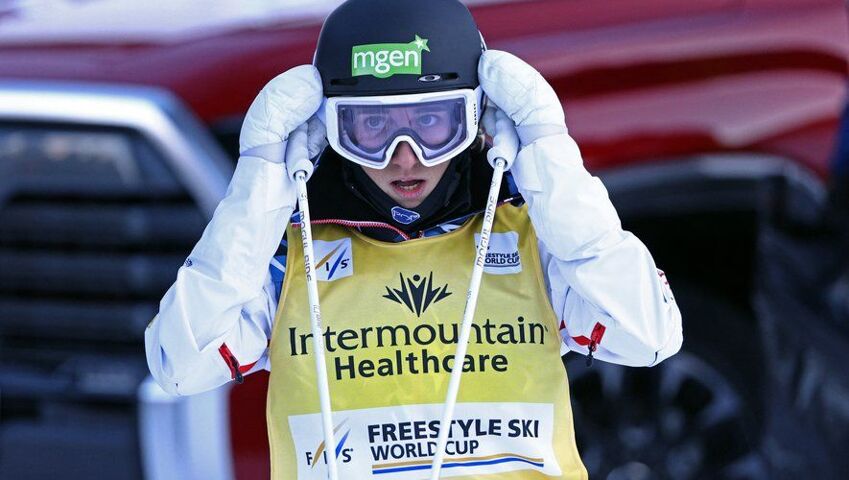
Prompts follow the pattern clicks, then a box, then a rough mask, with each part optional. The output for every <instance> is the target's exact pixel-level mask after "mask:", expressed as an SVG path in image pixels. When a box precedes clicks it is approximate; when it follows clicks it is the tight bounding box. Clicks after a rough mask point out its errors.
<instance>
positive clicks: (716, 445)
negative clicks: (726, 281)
mask: <svg viewBox="0 0 849 480" xmlns="http://www.w3.org/2000/svg"><path fill="white" fill-rule="evenodd" d="M673 291H674V293H675V295H676V301H677V302H678V305H679V307H680V308H681V312H682V317H683V322H684V338H685V340H684V345H683V348H682V350H681V352H679V353H678V354H677V355H675V356H673V357H671V358H669V359H667V360H666V361H664V362H662V363H661V364H660V365H658V366H656V367H653V368H628V367H622V366H618V365H612V364H606V363H603V362H595V363H594V364H593V366H592V367H589V368H588V367H586V364H585V362H584V358H583V356H581V355H577V354H574V353H571V354H568V355H567V356H566V357H564V358H565V363H566V365H567V369H568V371H569V376H570V383H571V392H572V408H573V412H574V416H575V428H576V436H577V441H578V448H579V450H580V452H581V456H582V458H583V460H584V463H585V465H586V467H587V470H588V471H589V473H590V478H593V479H605V480H642V479H676V480H689V479H729V480H731V479H734V480H737V479H766V478H769V475H768V473H767V469H766V464H765V462H764V461H763V459H762V455H761V454H760V448H761V432H762V428H761V426H762V419H763V412H762V409H761V408H760V406H761V405H762V401H763V398H762V391H763V381H762V379H761V378H760V375H759V374H758V373H759V372H761V371H762V368H763V355H762V350H761V348H760V347H759V343H758V335H757V331H756V329H755V322H754V320H753V316H752V314H751V313H748V312H747V311H745V310H744V309H741V308H740V307H737V306H735V305H733V304H731V303H729V302H727V301H724V300H723V299H721V298H718V297H716V296H713V295H711V294H710V293H709V292H708V291H707V290H706V289H704V288H701V287H700V286H698V285H696V284H693V283H689V282H682V281H678V282H676V283H675V284H674V285H673Z"/></svg>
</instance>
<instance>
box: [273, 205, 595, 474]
mask: <svg viewBox="0 0 849 480" xmlns="http://www.w3.org/2000/svg"><path fill="white" fill-rule="evenodd" d="M480 227H481V218H480V216H478V217H475V218H474V219H472V220H470V221H469V222H467V223H466V224H465V225H464V226H462V227H460V228H458V229H456V230H454V231H453V232H450V233H445V234H442V235H439V236H435V237H429V238H422V239H415V240H409V241H405V242H402V243H386V242H380V241H376V240H373V239H370V238H368V237H366V236H364V235H362V234H361V233H359V232H357V231H356V230H353V229H348V228H345V227H341V226H337V225H316V226H314V227H313V236H314V240H315V242H314V246H315V250H316V253H315V255H316V260H315V263H316V274H317V276H318V278H319V283H318V286H319V296H320V299H321V312H322V320H323V323H324V328H325V331H324V334H323V335H322V336H323V343H324V345H325V350H326V356H327V363H326V365H327V371H328V377H329V379H330V393H331V397H332V406H333V421H334V427H335V430H336V441H337V443H338V446H337V449H336V455H337V464H338V466H339V475H340V478H343V479H346V480H348V479H355V480H360V479H383V480H398V479H422V478H427V477H428V475H429V470H430V464H431V461H432V459H433V455H434V453H435V452H434V450H435V447H436V439H437V437H438V432H439V420H440V418H441V417H442V412H443V402H444V400H445V393H446V391H447V388H448V379H449V376H450V371H451V368H452V367H453V354H454V349H455V347H456V339H457V337H458V333H459V324H460V323H461V321H462V316H463V308H464V306H465V300H466V290H467V288H468V284H469V280H470V278H471V271H472V263H473V260H474V256H475V246H476V241H477V237H478V233H476V232H479V231H480ZM288 238H289V239H291V240H290V242H289V252H288V259H287V265H286V277H285V280H284V283H283V289H282V291H281V294H280V305H279V308H278V310H277V317H276V319H275V323H274V331H273V334H272V339H271V344H270V346H269V355H270V359H271V365H272V368H271V379H270V383H269V390H268V403H267V418H268V432H269V443H270V447H271V476H272V478H273V479H278V480H282V479H285V480H292V479H298V480H306V479H316V480H318V479H322V480H323V479H325V478H326V475H327V473H326V471H327V467H326V464H325V461H326V459H327V455H329V454H330V452H326V451H325V450H324V443H323V434H322V427H321V417H320V413H319V412H320V409H319V400H318V391H317V389H316V380H315V377H316V375H315V363H314V359H313V357H312V352H313V343H312V342H313V340H312V336H311V335H310V317H309V303H308V300H307V287H306V279H305V275H304V264H303V250H302V247H301V245H300V241H299V239H300V232H299V231H298V230H297V229H294V228H292V227H291V226H290V228H289V231H288ZM462 368H463V369H464V373H463V378H462V382H461V385H460V394H459V398H458V401H457V402H458V403H457V408H456V412H455V415H454V419H455V420H454V422H453V423H452V425H451V432H450V438H449V444H448V448H447V453H448V455H447V457H446V460H445V463H444V467H443V470H442V476H443V477H444V478H447V477H452V478H457V479H464V480H472V479H481V480H484V479H486V480H518V479H585V478H587V473H586V470H585V468H584V466H583V464H582V463H581V460H580V458H579V457H578V452H577V449H576V447H575V439H574V432H573V427H572V410H571V407H570V404H569V387H568V382H567V379H566V372H565V370H564V369H563V367H562V364H561V361H560V335H559V333H558V322H557V319H556V316H555V314H554V312H553V311H552V309H551V305H550V303H549V300H548V296H547V293H546V288H545V284H544V280H543V275H542V272H541V269H540V261H539V252H538V250H537V239H536V236H535V234H534V231H533V227H532V226H531V223H530V220H529V219H528V216H527V211H526V209H525V208H518V207H514V206H511V205H505V206H502V207H500V208H499V209H498V210H497V213H496V215H495V225H494V228H493V235H492V237H491V240H490V248H489V252H488V254H487V259H486V264H485V268H484V276H483V280H482V284H481V290H480V296H479V299H478V304H477V311H476V314H475V325H474V327H473V330H472V334H471V338H470V344H469V349H468V354H467V356H466V359H465V362H463V366H462Z"/></svg>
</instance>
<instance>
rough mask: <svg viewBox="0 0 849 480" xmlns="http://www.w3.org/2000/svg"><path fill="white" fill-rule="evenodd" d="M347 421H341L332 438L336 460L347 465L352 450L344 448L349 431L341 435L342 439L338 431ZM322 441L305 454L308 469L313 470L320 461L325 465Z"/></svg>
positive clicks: (325, 453) (325, 457) (325, 459)
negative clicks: (334, 440) (334, 439)
mask: <svg viewBox="0 0 849 480" xmlns="http://www.w3.org/2000/svg"><path fill="white" fill-rule="evenodd" d="M347 422H348V420H343V421H342V423H340V424H339V425H337V426H336V428H334V429H333V433H334V436H335V437H336V459H337V460H341V461H342V463H348V462H350V461H351V454H352V453H353V451H354V449H353V448H345V442H347V441H348V435H350V434H351V429H350V428H349V429H348V430H346V431H345V434H344V435H342V438H341V439H340V438H339V435H338V433H339V430H341V429H342V427H343V426H344V425H345V423H347ZM324 448H325V446H324V440H322V441H321V443H319V444H318V446H317V447H316V448H315V450H313V451H312V452H306V461H307V465H309V466H310V468H315V466H316V465H317V464H318V460H319V459H322V461H323V462H324V463H327V452H325V451H324Z"/></svg>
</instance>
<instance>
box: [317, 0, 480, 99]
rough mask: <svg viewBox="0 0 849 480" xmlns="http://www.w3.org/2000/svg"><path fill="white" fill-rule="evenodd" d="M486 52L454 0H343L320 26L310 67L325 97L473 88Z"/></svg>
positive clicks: (463, 9)
mask: <svg viewBox="0 0 849 480" xmlns="http://www.w3.org/2000/svg"><path fill="white" fill-rule="evenodd" d="M483 48H484V47H483V40H482V37H481V36H480V33H479V32H478V27H477V25H476V24H475V21H474V19H473V18H472V15H471V13H469V10H468V9H467V8H466V7H465V6H464V5H463V4H462V3H460V2H459V1H457V0H348V1H346V2H345V3H343V4H342V5H340V6H339V7H338V8H337V9H336V10H334V11H333V12H332V13H331V14H330V15H329V16H328V17H327V19H326V20H325V21H324V26H323V27H322V29H321V34H320V36H319V39H318V46H317V47H316V52H315V60H314V63H315V66H316V67H317V68H318V71H319V73H321V78H322V82H323V87H324V94H325V96H327V97H334V96H367V95H395V94H407V93H423V92H434V91H443V90H455V89H462V88H470V89H474V88H476V87H477V86H478V60H479V58H480V55H481V52H482V51H483Z"/></svg>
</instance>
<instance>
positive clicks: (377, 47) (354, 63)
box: [351, 35, 430, 78]
mask: <svg viewBox="0 0 849 480" xmlns="http://www.w3.org/2000/svg"><path fill="white" fill-rule="evenodd" d="M423 51H425V52H429V51H430V48H428V46H427V39H426V38H421V37H420V36H418V35H416V39H415V40H413V41H412V42H410V43H373V44H370V45H356V46H355V47H354V48H353V49H352V50H351V76H352V77H359V76H361V75H374V76H375V77H377V78H389V77H391V76H392V75H395V74H396V73H400V74H411V75H421V73H422V52H423Z"/></svg>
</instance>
